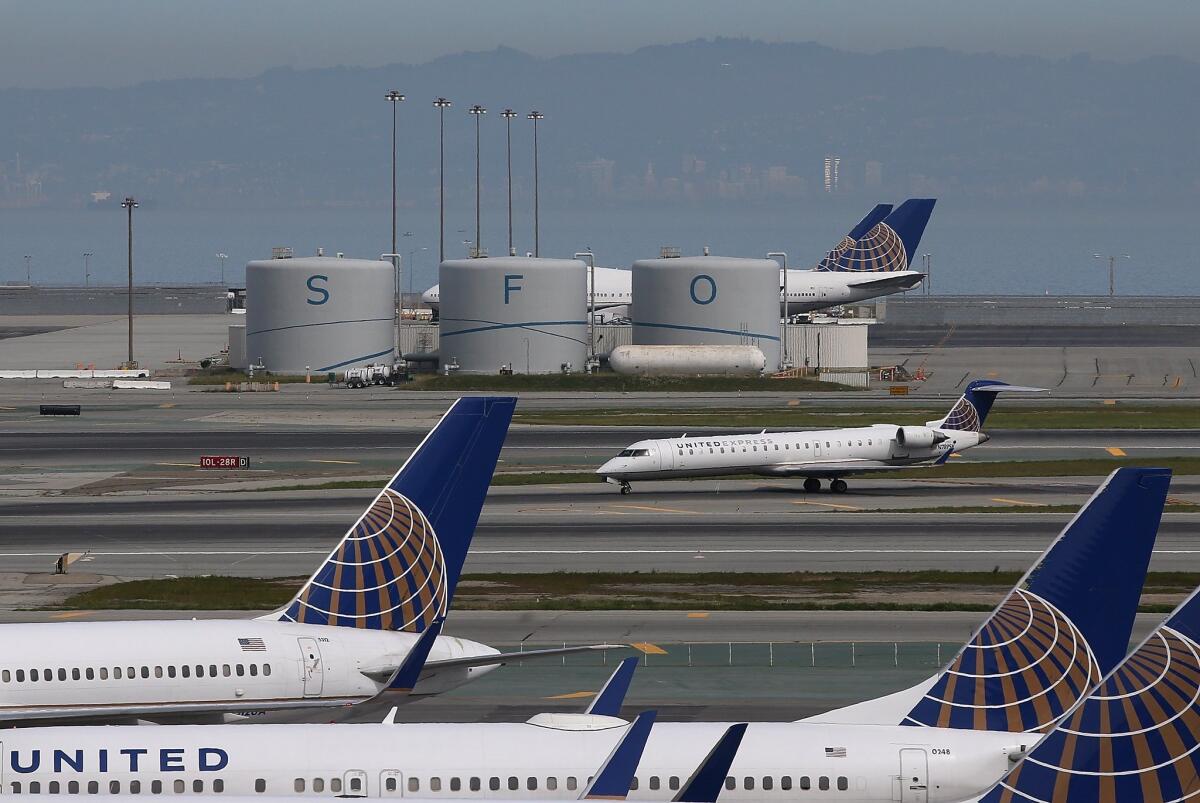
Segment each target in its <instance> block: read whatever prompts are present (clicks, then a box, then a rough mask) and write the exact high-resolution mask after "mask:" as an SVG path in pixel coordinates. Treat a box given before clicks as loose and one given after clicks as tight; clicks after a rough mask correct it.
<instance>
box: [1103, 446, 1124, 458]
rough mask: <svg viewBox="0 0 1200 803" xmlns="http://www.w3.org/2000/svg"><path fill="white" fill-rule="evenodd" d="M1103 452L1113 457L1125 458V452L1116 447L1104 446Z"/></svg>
mask: <svg viewBox="0 0 1200 803" xmlns="http://www.w3.org/2000/svg"><path fill="white" fill-rule="evenodd" d="M1104 451H1106V452H1108V453H1109V454H1110V455H1112V456H1113V457H1124V456H1125V450H1124V449H1120V448H1118V447H1116V446H1106V447H1105V448H1104Z"/></svg>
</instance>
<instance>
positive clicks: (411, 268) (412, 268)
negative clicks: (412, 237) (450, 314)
mask: <svg viewBox="0 0 1200 803" xmlns="http://www.w3.org/2000/svg"><path fill="white" fill-rule="evenodd" d="M428 250H429V249H428V248H427V247H425V246H421V247H420V248H414V249H413V250H411V251H409V252H408V294H409V295H410V296H411V295H412V294H413V274H414V273H416V272H417V264H416V263H415V262H413V254H416V253H419V252H421V251H428ZM414 309H415V307H414Z"/></svg>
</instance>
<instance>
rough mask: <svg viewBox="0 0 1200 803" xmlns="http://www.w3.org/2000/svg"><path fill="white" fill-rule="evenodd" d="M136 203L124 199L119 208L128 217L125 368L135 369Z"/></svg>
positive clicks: (129, 199)
mask: <svg viewBox="0 0 1200 803" xmlns="http://www.w3.org/2000/svg"><path fill="white" fill-rule="evenodd" d="M137 206H138V202H137V201H135V200H134V199H133V198H132V197H126V198H125V200H124V201H121V207H122V208H123V209H124V210H125V212H126V213H127V215H128V221H129V222H128V229H127V233H128V253H129V283H128V289H127V298H128V309H129V359H128V360H126V362H125V365H126V367H127V368H136V367H137V364H136V363H134V361H133V210H135V209H137Z"/></svg>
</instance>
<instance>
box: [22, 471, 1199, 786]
mask: <svg viewBox="0 0 1200 803" xmlns="http://www.w3.org/2000/svg"><path fill="white" fill-rule="evenodd" d="M1169 481H1170V472H1169V471H1167V470H1163V469H1141V468H1126V469H1120V470H1118V471H1116V472H1114V473H1113V474H1112V475H1111V476H1110V477H1109V478H1108V480H1107V481H1106V482H1105V483H1104V485H1103V486H1102V487H1101V488H1100V490H1098V491H1097V492H1096V494H1095V495H1094V496H1093V497H1092V498H1091V499H1090V500H1089V501H1088V502H1087V504H1086V505H1085V506H1084V507H1083V509H1082V510H1081V511H1080V512H1079V514H1077V515H1076V516H1075V517H1074V518H1073V519H1072V521H1071V522H1070V523H1069V524H1068V526H1067V528H1066V529H1065V530H1064V532H1063V534H1062V535H1061V536H1060V537H1059V538H1058V539H1057V540H1056V541H1055V542H1054V543H1053V544H1052V545H1051V547H1050V548H1049V549H1048V550H1047V552H1046V553H1045V554H1044V555H1043V556H1042V558H1041V559H1040V560H1039V561H1038V562H1037V563H1036V565H1035V567H1034V568H1033V569H1032V570H1031V571H1030V572H1029V573H1028V574H1027V575H1026V576H1025V577H1023V578H1022V580H1021V583H1020V584H1019V585H1018V586H1017V587H1016V588H1014V589H1013V592H1012V594H1010V596H1009V598H1008V599H1006V600H1005V601H1004V602H1003V603H1002V604H1001V605H1000V606H999V607H998V608H997V609H996V610H995V611H994V612H993V614H992V616H991V617H990V618H989V620H988V621H987V622H986V623H985V624H984V626H983V627H982V628H981V629H980V631H979V633H978V634H977V636H976V638H975V639H973V640H972V642H971V643H970V644H968V645H967V646H966V647H964V649H963V650H962V652H961V653H960V654H959V656H958V657H957V658H956V659H955V661H954V662H953V663H952V664H951V665H950V666H949V667H947V668H946V669H945V670H943V671H942V672H941V673H940V674H939V676H938V681H937V682H938V685H936V686H934V687H931V688H930V690H929V691H928V692H927V693H926V694H925V695H924V696H923V697H921V698H920V699H919V700H918V701H917V703H916V705H915V707H914V708H913V709H912V710H911V711H910V712H909V713H908V715H903V714H902V715H901V718H897V719H895V720H892V721H890V722H889V723H887V724H880V725H870V724H841V723H813V722H792V723H784V722H769V723H752V724H750V725H749V727H748V728H747V729H746V731H745V736H744V738H743V740H742V743H741V747H740V749H739V751H738V753H737V757H736V758H735V759H734V760H733V763H732V765H731V766H730V768H729V771H728V774H727V778H726V781H725V790H726V791H725V793H724V795H723V796H722V797H723V799H724V800H729V801H755V800H773V799H777V800H813V799H821V800H825V799H828V800H838V801H846V803H857V802H860V801H921V802H922V803H927V802H928V801H956V800H962V799H964V798H969V797H971V796H975V795H979V794H982V793H984V792H985V791H986V790H987V789H988V788H989V787H990V786H991V785H992V784H994V783H995V781H996V780H998V779H1000V778H1001V777H1003V776H1005V774H1006V773H1008V771H1009V770H1010V769H1011V768H1012V767H1013V765H1014V763H1015V762H1017V761H1019V760H1020V759H1021V758H1022V757H1023V756H1024V755H1025V754H1026V753H1028V752H1029V750H1030V748H1032V747H1033V746H1034V745H1035V744H1037V743H1038V741H1039V740H1040V739H1041V734H1042V733H1044V732H1045V731H1046V730H1049V729H1051V728H1053V727H1054V726H1055V725H1056V724H1057V723H1058V722H1059V721H1060V720H1061V719H1062V717H1063V716H1064V715H1067V714H1069V712H1070V711H1071V708H1072V707H1073V706H1074V705H1075V704H1076V703H1077V702H1078V701H1079V700H1080V699H1082V698H1083V697H1084V696H1086V695H1087V694H1088V693H1089V692H1091V691H1092V689H1093V688H1094V686H1095V684H1096V683H1097V682H1098V681H1099V680H1100V678H1101V677H1103V676H1104V675H1106V674H1108V673H1109V672H1110V671H1111V670H1112V669H1113V667H1114V666H1116V665H1117V664H1118V663H1119V662H1120V661H1121V659H1122V658H1123V656H1124V651H1125V647H1126V644H1127V643H1128V638H1129V631H1130V628H1131V626H1132V621H1133V613H1134V611H1135V610H1136V605H1137V601H1138V598H1139V596H1140V592H1141V587H1142V583H1143V580H1144V578H1145V568H1146V566H1147V564H1148V562H1149V556H1150V552H1151V549H1152V547H1153V541H1154V536H1155V533H1156V531H1157V527H1158V523H1159V520H1160V518H1161V514H1162V508H1163V505H1164V503H1165V500H1166V494H1167V487H1168V485H1169ZM1184 657H1185V658H1186V657H1187V656H1184ZM1191 659H1192V660H1193V661H1194V660H1195V656H1194V655H1193V656H1191ZM1191 665H1192V664H1190V663H1189V664H1188V666H1189V667H1190V666H1191ZM1188 671H1189V672H1190V671H1197V672H1200V668H1198V669H1197V670H1191V669H1189V670H1188ZM1153 675H1154V673H1150V677H1153ZM1129 685H1130V686H1132V685H1133V684H1129ZM1147 708H1149V706H1148V705H1147ZM392 721H393V720H392V719H391V718H390V717H389V719H388V720H386V721H385V722H384V723H379V724H366V725H325V724H321V725H258V726H255V727H242V726H236V725H234V726H230V725H212V726H191V725H180V726H163V727H156V728H136V727H107V728H100V727H58V728H27V729H17V730H14V731H10V732H8V733H6V734H5V735H4V740H3V746H2V748H0V750H2V753H0V772H2V775H0V783H3V785H4V791H5V792H6V793H18V794H19V793H26V792H30V791H37V792H39V793H40V792H55V793H58V792H68V793H87V794H97V793H100V794H118V793H127V792H141V793H146V792H149V793H151V794H154V793H163V792H171V793H203V792H214V791H215V792H221V793H225V794H231V795H251V796H266V795H281V794H300V793H303V794H310V793H312V792H318V793H320V792H323V791H325V790H329V789H332V788H334V786H335V784H336V789H337V792H339V793H340V792H344V791H346V790H351V791H352V792H353V794H355V795H358V796H369V797H416V798H420V797H438V798H454V799H458V798H467V799H507V800H513V799H530V798H536V799H548V800H549V799H554V800H563V799H569V798H572V797H574V796H575V795H576V794H577V792H578V790H579V789H580V788H581V787H582V786H583V785H584V784H585V783H586V780H585V779H586V777H587V774H588V773H589V772H591V771H593V770H594V768H595V767H596V766H597V765H598V764H599V763H600V761H601V760H602V759H603V757H604V756H606V755H610V754H611V753H612V751H613V749H614V746H615V745H616V744H617V743H618V742H619V741H620V739H621V738H622V736H623V735H624V734H625V733H627V732H628V725H627V723H626V722H625V721H624V720H621V719H618V718H616V717H613V716H609V715H599V714H579V715H570V714H541V715H538V716H535V717H534V718H533V719H531V720H530V721H528V722H526V723H519V724H509V723H504V724H494V723H485V724H411V723H410V724H403V725H394V724H390V723H391V722H392ZM1159 721H1161V719H1160V720H1159ZM728 727H729V726H728V725H727V724H718V723H696V722H679V723H659V724H657V725H656V726H655V727H654V729H653V732H652V733H651V735H650V739H649V742H648V744H647V746H646V748H645V752H644V753H643V756H642V760H641V763H640V765H639V767H638V770H637V773H636V775H635V780H634V783H633V785H632V789H633V790H634V791H635V792H636V794H634V795H631V796H632V797H633V798H635V799H643V800H663V801H665V800H671V799H672V798H673V797H674V796H675V795H676V793H677V791H678V790H679V788H680V787H681V785H682V784H683V783H684V779H686V778H687V777H688V774H689V773H690V772H691V771H692V769H693V768H694V767H696V766H697V765H698V764H699V763H700V762H701V760H702V759H703V758H704V756H705V751H708V750H709V749H710V748H711V746H712V745H713V744H714V743H715V742H717V740H718V739H719V738H720V737H722V735H723V734H724V733H725V732H726V730H727V728H728ZM1193 743H1194V742H1193ZM134 783H136V784H137V787H136V788H134V787H133V786H132V784H134ZM1045 799H1047V800H1048V799H1050V798H1045ZM1089 799H1091V798H1089Z"/></svg>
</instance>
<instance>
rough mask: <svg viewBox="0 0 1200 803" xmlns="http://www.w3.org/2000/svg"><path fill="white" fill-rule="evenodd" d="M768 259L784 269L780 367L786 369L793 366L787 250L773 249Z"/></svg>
mask: <svg viewBox="0 0 1200 803" xmlns="http://www.w3.org/2000/svg"><path fill="white" fill-rule="evenodd" d="M767 259H773V260H775V261H776V262H778V263H779V267H780V270H782V271H783V362H782V363H781V364H780V366H779V367H780V368H782V369H784V370H785V371H786V370H787V369H789V368H791V367H792V355H791V353H790V351H789V349H788V324H790V323H791V322H792V321H791V305H792V297H791V294H790V292H789V290H791V288H790V287H788V266H787V252H786V251H771V252H769V253H768V254H767Z"/></svg>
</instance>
